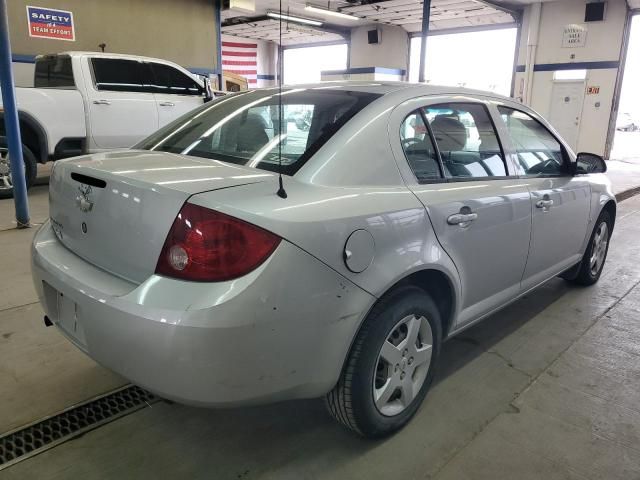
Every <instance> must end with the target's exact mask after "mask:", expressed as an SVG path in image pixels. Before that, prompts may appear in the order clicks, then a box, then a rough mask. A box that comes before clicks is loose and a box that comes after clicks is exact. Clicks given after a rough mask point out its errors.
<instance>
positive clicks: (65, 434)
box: [0, 385, 159, 470]
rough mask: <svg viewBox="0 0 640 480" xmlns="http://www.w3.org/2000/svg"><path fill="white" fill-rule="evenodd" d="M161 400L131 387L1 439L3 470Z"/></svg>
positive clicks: (140, 389) (75, 407) (0, 466)
mask: <svg viewBox="0 0 640 480" xmlns="http://www.w3.org/2000/svg"><path fill="white" fill-rule="evenodd" d="M158 400H159V399H158V398H157V397H156V396H154V395H153V394H152V393H149V392H147V391H146V390H143V389H142V388H140V387H136V386H135V385H130V386H126V387H123V388H121V389H118V390H116V391H114V392H110V393H107V394H105V395H102V396H100V397H97V398H95V399H93V400H89V401H88V402H85V403H83V404H80V405H77V406H74V407H71V408H69V409H67V410H65V411H64V412H62V413H59V414H57V415H54V416H52V417H48V418H45V419H44V420H40V421H38V422H35V423H33V424H31V425H27V426H26V427H22V428H20V429H18V430H14V431H12V432H9V433H6V434H4V435H2V436H1V437H0V470H2V469H4V468H7V467H9V466H11V465H13V464H15V463H18V462H20V461H22V460H25V459H27V458H29V457H31V456H33V455H36V454H38V453H40V452H43V451H45V450H48V449H50V448H53V447H55V446H56V445H59V444H61V443H63V442H66V441H67V440H70V439H72V438H74V437H77V436H78V435H81V434H83V433H84V432H87V431H89V430H92V429H94V428H96V427H98V426H100V425H103V424H105V423H108V422H111V421H113V420H115V419H116V418H119V417H122V416H123V415H126V414H128V413H132V412H134V411H136V410H139V409H141V408H144V407H147V406H150V405H151V404H152V403H154V402H156V401H158Z"/></svg>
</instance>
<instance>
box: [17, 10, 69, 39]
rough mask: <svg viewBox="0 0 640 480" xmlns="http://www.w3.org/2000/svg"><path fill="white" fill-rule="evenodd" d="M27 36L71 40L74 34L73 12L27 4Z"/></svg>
mask: <svg viewBox="0 0 640 480" xmlns="http://www.w3.org/2000/svg"><path fill="white" fill-rule="evenodd" d="M27 18H28V21H29V36H30V37H37V38H51V39H54V40H69V41H71V42H73V41H74V40H75V39H76V34H75V31H74V27H73V13H71V12H68V11H66V10H55V9H53V8H44V7H31V6H27Z"/></svg>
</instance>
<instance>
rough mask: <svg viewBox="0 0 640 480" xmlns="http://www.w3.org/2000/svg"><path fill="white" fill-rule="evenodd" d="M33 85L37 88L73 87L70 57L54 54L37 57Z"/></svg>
mask: <svg viewBox="0 0 640 480" xmlns="http://www.w3.org/2000/svg"><path fill="white" fill-rule="evenodd" d="M34 86H35V87H37V88H75V86H76V84H75V82H74V81H73V69H72V68H71V57H67V56H64V55H56V56H49V57H41V58H38V59H37V60H36V74H35V78H34Z"/></svg>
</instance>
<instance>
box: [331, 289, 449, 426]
mask: <svg viewBox="0 0 640 480" xmlns="http://www.w3.org/2000/svg"><path fill="white" fill-rule="evenodd" d="M416 329H417V333H416ZM403 331H404V332H405V337H404V338H403V337H402V332H403ZM410 334H413V337H415V338H416V340H415V341H414V345H413V346H412V345H410V343H409V342H410V341H411V339H410V338H409V335H410ZM396 335H397V336H396ZM395 342H397V343H398V345H395ZM441 342H442V324H441V318H440V313H439V311H438V308H437V307H436V304H435V302H434V301H433V300H432V298H431V297H430V296H429V295H428V294H427V293H426V292H425V291H424V290H422V289H420V288H418V287H414V286H405V287H401V288H398V289H395V290H394V291H392V292H390V293H389V294H388V295H386V296H385V297H383V298H382V299H380V300H379V301H378V303H377V304H376V305H375V307H374V308H373V309H372V310H371V312H370V313H369V315H368V316H367V318H366V319H365V321H364V323H363V325H362V327H361V329H360V331H359V332H358V334H357V336H356V338H355V341H354V343H353V345H352V347H351V351H350V353H349V357H348V358H347V361H346V364H345V366H344V368H343V371H342V374H341V376H340V379H339V380H338V383H337V384H336V386H335V387H334V389H333V390H332V391H331V392H329V393H328V394H327V396H326V399H325V402H326V405H327V408H328V410H329V412H330V414H331V415H332V416H333V417H334V418H335V419H336V420H338V421H339V422H340V423H342V424H343V425H344V426H346V427H347V428H349V429H351V430H353V431H354V432H356V433H358V434H360V435H362V436H364V437H368V438H379V437H383V436H386V435H390V434H392V433H394V432H396V431H398V430H399V429H401V428H402V427H403V426H404V425H406V424H407V422H409V420H410V419H411V418H412V417H413V416H414V415H415V413H416V412H417V410H418V408H419V407H420V404H421V403H422V401H423V399H424V397H425V395H426V394H427V391H428V390H429V387H430V386H431V383H432V381H433V376H434V372H435V369H436V364H437V359H438V356H439V354H440V345H441ZM389 345H390V346H391V347H393V348H390V347H389ZM427 345H429V346H427ZM398 347H400V348H398ZM383 351H384V352H387V353H383ZM414 355H415V357H414ZM427 356H428V359H427V360H425V358H426V357H427ZM385 357H387V358H393V359H397V363H395V365H392V364H391V363H390V362H388V360H387V358H385ZM394 362H395V360H394ZM419 362H420V363H419ZM385 386H386V387H385ZM394 389H395V390H394ZM391 391H393V393H391V394H389V392H391ZM405 392H410V394H408V395H405ZM378 394H379V395H378ZM376 396H378V400H377V401H376ZM385 399H388V401H386V400H385Z"/></svg>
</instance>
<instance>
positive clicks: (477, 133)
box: [424, 103, 507, 179]
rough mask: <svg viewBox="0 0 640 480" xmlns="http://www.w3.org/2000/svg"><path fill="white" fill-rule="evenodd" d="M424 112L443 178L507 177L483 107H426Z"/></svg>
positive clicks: (492, 128) (491, 126)
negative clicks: (442, 171) (440, 160)
mask: <svg viewBox="0 0 640 480" xmlns="http://www.w3.org/2000/svg"><path fill="white" fill-rule="evenodd" d="M424 112H425V114H426V116H427V119H428V121H429V126H430V128H431V131H432V133H433V137H434V138H435V141H436V144H437V146H438V150H439V151H440V157H441V159H442V166H443V168H444V171H445V175H446V176H447V177H449V178H454V179H466V178H478V177H480V178H486V177H504V176H506V175H507V169H506V166H505V162H504V155H503V153H502V149H501V148H500V143H499V142H498V136H497V135H496V131H495V128H494V126H493V123H492V122H491V117H490V116H489V112H488V111H487V109H486V107H485V106H484V105H481V104H475V103H448V104H441V105H433V106H430V107H427V108H425V109H424Z"/></svg>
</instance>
